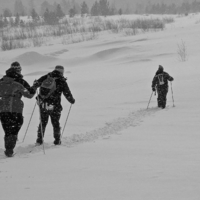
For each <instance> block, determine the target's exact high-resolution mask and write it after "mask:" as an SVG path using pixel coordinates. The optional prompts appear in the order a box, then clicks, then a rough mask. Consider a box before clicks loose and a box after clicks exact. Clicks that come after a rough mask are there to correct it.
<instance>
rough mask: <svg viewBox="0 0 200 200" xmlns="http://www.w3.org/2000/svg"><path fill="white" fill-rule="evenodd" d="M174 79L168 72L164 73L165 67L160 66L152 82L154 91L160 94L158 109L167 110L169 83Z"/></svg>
mask: <svg viewBox="0 0 200 200" xmlns="http://www.w3.org/2000/svg"><path fill="white" fill-rule="evenodd" d="M173 80H174V79H173V78H172V77H171V76H170V75H169V74H168V73H166V72H164V68H163V66H161V65H159V68H158V70H157V72H156V74H155V76H154V78H153V81H152V90H153V91H154V92H155V91H156V90H157V93H158V98H157V102H158V107H160V108H163V109H164V108H165V107H166V103H167V92H168V81H173Z"/></svg>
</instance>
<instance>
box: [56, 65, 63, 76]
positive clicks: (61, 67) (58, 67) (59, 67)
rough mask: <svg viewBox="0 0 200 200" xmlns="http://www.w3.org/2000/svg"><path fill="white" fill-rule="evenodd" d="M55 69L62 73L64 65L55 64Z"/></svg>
mask: <svg viewBox="0 0 200 200" xmlns="http://www.w3.org/2000/svg"><path fill="white" fill-rule="evenodd" d="M55 70H56V71H59V72H60V73H61V74H64V67H63V66H61V65H57V66H56V67H55Z"/></svg>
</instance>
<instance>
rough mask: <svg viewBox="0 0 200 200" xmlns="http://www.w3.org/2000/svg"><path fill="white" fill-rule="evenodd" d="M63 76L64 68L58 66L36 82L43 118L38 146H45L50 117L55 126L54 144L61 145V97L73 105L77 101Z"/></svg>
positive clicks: (37, 141) (34, 85)
mask: <svg viewBox="0 0 200 200" xmlns="http://www.w3.org/2000/svg"><path fill="white" fill-rule="evenodd" d="M63 74H64V67H63V66H60V65H58V66H56V67H55V69H54V70H53V71H52V72H50V73H48V74H46V75H44V76H42V77H40V78H39V79H38V80H35V81H34V84H33V88H35V89H37V88H38V87H40V92H39V94H38V96H37V97H36V99H37V102H38V105H39V108H40V118H41V119H40V124H39V126H38V132H37V140H36V144H37V145H41V144H43V137H44V133H45V128H46V125H47V123H48V120H49V117H50V118H51V123H52V126H53V136H54V139H55V140H54V144H55V145H60V144H61V138H60V137H61V134H60V130H61V128H60V122H59V120H60V117H61V111H62V109H63V108H62V105H61V95H62V94H63V95H64V96H65V98H66V99H67V100H68V101H69V102H70V103H71V104H74V103H75V99H74V98H73V96H72V93H71V91H70V89H69V87H68V84H67V82H66V78H65V77H64V76H63Z"/></svg>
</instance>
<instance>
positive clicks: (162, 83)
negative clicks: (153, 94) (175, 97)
mask: <svg viewBox="0 0 200 200" xmlns="http://www.w3.org/2000/svg"><path fill="white" fill-rule="evenodd" d="M173 80H174V79H173V78H172V77H171V76H170V75H169V74H168V73H166V72H164V71H163V70H158V71H157V72H156V74H155V76H154V78H153V81H152V89H153V90H154V89H156V88H157V90H163V89H166V90H168V81H173Z"/></svg>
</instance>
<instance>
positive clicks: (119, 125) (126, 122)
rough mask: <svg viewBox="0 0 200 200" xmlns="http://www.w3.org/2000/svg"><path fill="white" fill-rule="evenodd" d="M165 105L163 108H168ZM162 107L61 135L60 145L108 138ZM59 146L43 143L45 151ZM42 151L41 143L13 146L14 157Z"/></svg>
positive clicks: (1, 150)
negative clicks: (86, 129) (66, 135)
mask: <svg viewBox="0 0 200 200" xmlns="http://www.w3.org/2000/svg"><path fill="white" fill-rule="evenodd" d="M168 109H169V107H167V108H166V109H165V110H168ZM161 110H162V109H160V108H157V107H153V108H149V109H140V110H138V111H136V112H131V113H130V114H129V115H128V116H127V117H124V118H117V119H115V120H113V121H112V122H107V123H106V124H105V126H104V127H102V128H99V129H96V130H93V131H90V132H86V133H84V134H73V135H72V136H70V137H63V138H62V145H61V146H62V147H63V146H65V147H72V146H74V145H77V144H80V143H84V142H91V141H95V140H97V139H99V138H102V139H109V138H110V136H111V135H113V134H120V131H122V130H124V129H127V128H129V127H135V126H138V125H140V124H141V122H143V118H145V117H148V116H151V115H153V114H155V113H156V112H158V111H161ZM58 147H59V146H55V145H54V144H52V143H44V149H45V152H46V150H48V149H53V148H58ZM42 151H43V145H40V146H35V144H30V145H28V146H25V147H23V146H20V143H18V145H17V146H16V148H15V152H16V155H15V157H17V156H19V157H21V156H23V157H28V155H29V154H30V153H37V152H42ZM5 158H6V157H5V156H4V149H0V160H1V159H5Z"/></svg>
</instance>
